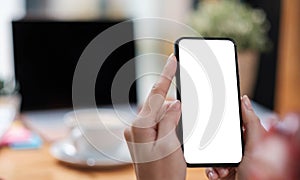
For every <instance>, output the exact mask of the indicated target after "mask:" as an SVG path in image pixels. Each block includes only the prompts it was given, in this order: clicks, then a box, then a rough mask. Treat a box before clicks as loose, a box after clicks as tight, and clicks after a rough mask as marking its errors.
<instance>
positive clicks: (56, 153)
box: [50, 139, 132, 168]
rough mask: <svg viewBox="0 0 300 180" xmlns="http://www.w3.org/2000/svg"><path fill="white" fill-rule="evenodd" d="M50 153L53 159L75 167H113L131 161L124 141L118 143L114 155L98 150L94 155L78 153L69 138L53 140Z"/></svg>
mask: <svg viewBox="0 0 300 180" xmlns="http://www.w3.org/2000/svg"><path fill="white" fill-rule="evenodd" d="M50 153H51V155H52V156H53V157H54V158H55V159H57V160H59V161H61V162H64V163H67V164H69V165H72V166H77V167H78V166H80V167H100V168H101V167H114V166H122V165H127V164H131V162H132V160H131V157H130V153H129V150H128V148H127V145H126V143H125V142H124V143H122V145H120V148H119V149H118V150H117V151H116V153H115V155H114V157H109V156H107V155H105V154H103V153H100V152H99V153H97V154H96V155H94V156H91V155H90V156H87V155H84V154H82V153H78V152H76V148H75V147H74V145H73V143H72V141H71V140H70V139H63V140H60V141H57V142H55V143H54V144H53V145H52V146H51V148H50Z"/></svg>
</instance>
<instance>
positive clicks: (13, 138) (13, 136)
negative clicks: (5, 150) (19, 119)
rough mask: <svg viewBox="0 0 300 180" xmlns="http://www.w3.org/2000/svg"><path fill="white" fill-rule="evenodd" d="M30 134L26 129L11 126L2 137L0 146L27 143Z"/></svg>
mask: <svg viewBox="0 0 300 180" xmlns="http://www.w3.org/2000/svg"><path fill="white" fill-rule="evenodd" d="M31 134H32V133H31V132H30V131H29V130H28V129H26V128H24V127H22V126H12V127H10V129H9V130H8V131H7V132H6V133H5V134H4V136H3V137H2V139H1V142H0V145H1V146H3V145H8V144H11V143H16V142H23V141H27V140H28V139H29V138H30V137H31Z"/></svg>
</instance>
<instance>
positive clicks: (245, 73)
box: [238, 50, 259, 98]
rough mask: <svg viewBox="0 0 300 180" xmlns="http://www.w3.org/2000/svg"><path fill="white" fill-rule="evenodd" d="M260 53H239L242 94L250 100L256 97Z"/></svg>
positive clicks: (249, 51)
mask: <svg viewBox="0 0 300 180" xmlns="http://www.w3.org/2000/svg"><path fill="white" fill-rule="evenodd" d="M258 61H259V58H258V53H257V52H256V51H251V50H245V51H241V52H238V66H239V77H240V92H241V96H242V95H248V96H249V97H250V98H251V97H253V95H254V88H255V84H256V80H257V71H258Z"/></svg>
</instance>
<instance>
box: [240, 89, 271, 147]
mask: <svg viewBox="0 0 300 180" xmlns="http://www.w3.org/2000/svg"><path fill="white" fill-rule="evenodd" d="M241 107H242V118H243V126H244V128H245V132H244V138H245V143H246V151H247V149H248V148H250V147H253V144H254V143H256V142H258V141H260V140H261V138H262V136H263V135H264V134H265V133H266V130H265V129H264V127H263V126H262V125H261V123H260V120H259V118H258V117H257V115H256V114H255V112H254V110H253V108H252V105H251V102H250V100H249V98H248V96H246V95H244V96H243V97H242V103H241Z"/></svg>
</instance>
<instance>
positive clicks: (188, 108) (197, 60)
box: [175, 37, 244, 167]
mask: <svg viewBox="0 0 300 180" xmlns="http://www.w3.org/2000/svg"><path fill="white" fill-rule="evenodd" d="M175 56H176V58H177V61H178V66H177V72H176V86H177V99H179V100H180V101H181V103H182V105H181V108H182V114H181V120H180V122H179V126H178V129H177V130H178V137H179V139H180V141H181V143H182V149H183V153H184V157H185V160H186V162H187V166H188V167H204V166H212V167H214V166H238V164H239V163H240V161H241V160H242V156H243V148H244V143H243V137H242V121H241V108H240V92H239V76H238V65H237V53H236V46H235V43H234V41H233V40H231V39H229V38H194V37H183V38H180V39H178V40H177V41H176V42H175Z"/></svg>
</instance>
